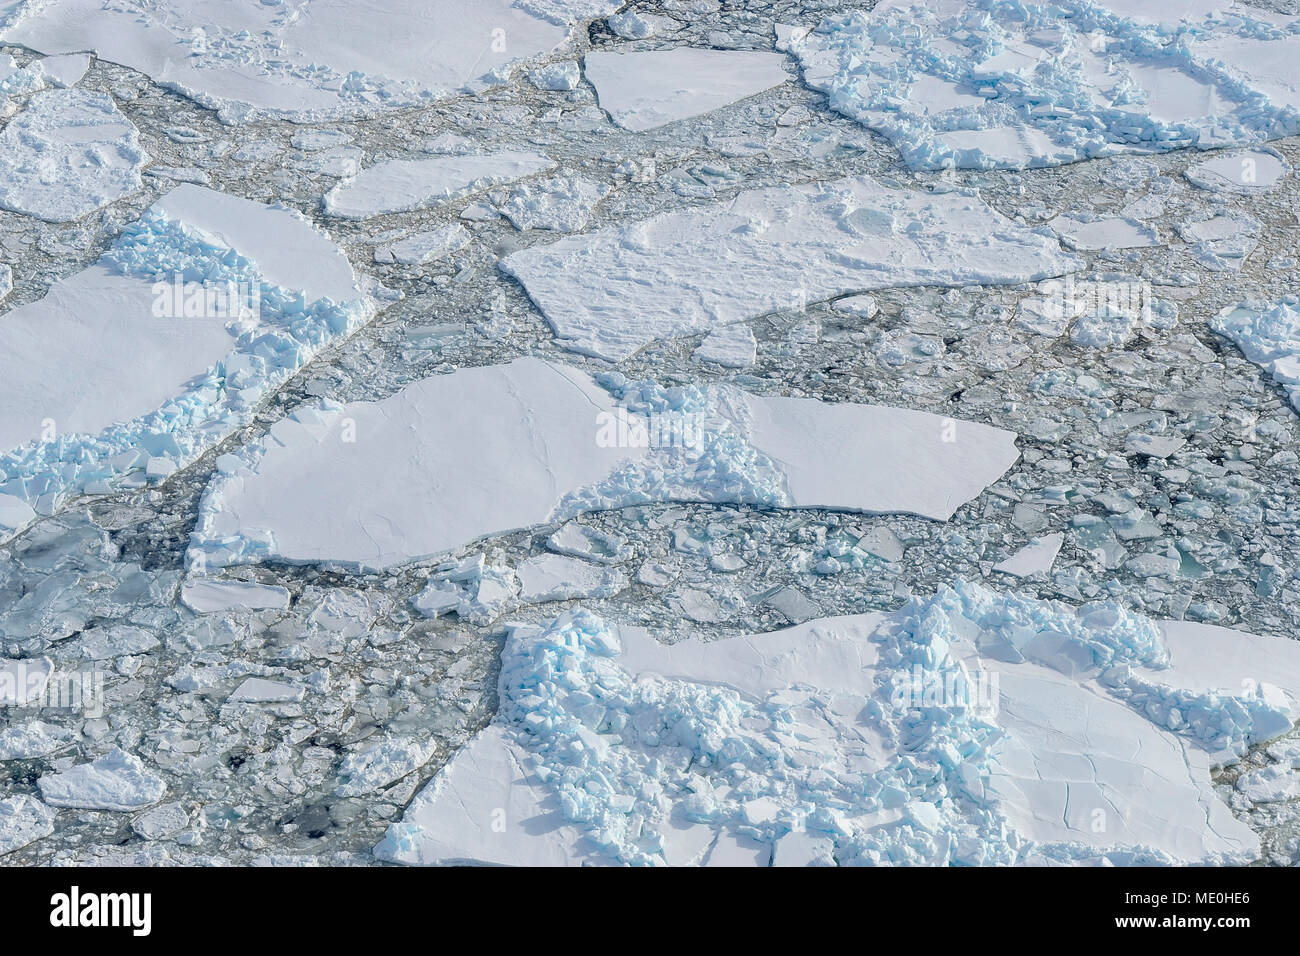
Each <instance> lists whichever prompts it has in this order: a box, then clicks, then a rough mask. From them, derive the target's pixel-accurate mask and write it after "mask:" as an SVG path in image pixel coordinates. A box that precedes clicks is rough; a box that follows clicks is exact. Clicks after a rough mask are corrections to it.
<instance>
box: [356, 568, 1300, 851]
mask: <svg viewBox="0 0 1300 956" xmlns="http://www.w3.org/2000/svg"><path fill="white" fill-rule="evenodd" d="M1265 675H1266V676H1267V680H1268V681H1271V682H1272V683H1263V682H1262V678H1263V677H1264V676H1265ZM1298 692H1300V644H1297V643H1295V642H1290V641H1285V640H1281V639H1276V638H1259V637H1255V636H1253V635H1249V634H1243V633H1241V632H1236V631H1229V630H1226V629H1223V628H1216V627H1211V626H1208V625H1199V624H1189V623H1183V622H1169V623H1163V624H1162V623H1157V622H1155V621H1152V620H1150V619H1147V618H1143V617H1139V616H1136V615H1133V614H1131V613H1129V612H1127V611H1125V610H1123V609H1122V608H1120V607H1119V606H1117V605H1115V604H1111V603H1104V602H1098V603H1094V604H1088V605H1084V606H1082V607H1079V608H1072V607H1067V606H1065V605H1060V604H1055V603H1050V602H1040V601H1036V600H1032V599H1028V598H1021V597H1017V596H1015V595H1012V594H1003V593H998V592H994V591H991V590H988V589H985V588H984V587H982V586H979V585H972V584H968V583H965V582H957V583H956V584H955V585H954V586H953V587H950V588H943V589H941V590H940V591H939V592H938V593H937V594H935V595H934V596H933V597H929V598H913V599H912V600H910V601H909V602H908V603H907V604H906V605H905V606H904V607H903V608H901V609H900V610H899V611H897V612H895V613H893V614H891V615H887V616H886V615H861V616H856V617H843V618H829V619H823V620H819V621H813V622H809V623H806V624H803V625H799V626H796V627H793V628H790V629H787V630H784V631H778V632H775V633H770V634H760V635H751V636H748V637H740V638H729V639H720V640H717V641H713V642H708V643H706V642H702V641H700V640H697V639H689V640H685V641H682V642H680V643H677V644H674V645H671V646H666V645H661V644H659V643H657V642H656V641H655V640H654V639H653V638H651V637H649V636H648V635H647V634H646V633H645V632H644V631H642V630H640V629H638V628H618V627H613V626H608V625H606V624H605V623H604V622H603V621H601V620H600V619H599V618H597V617H595V616H594V615H591V614H590V613H588V612H585V611H582V610H577V611H571V612H568V613H566V614H564V615H563V616H561V617H560V618H558V619H557V620H556V621H555V622H554V623H553V624H552V625H550V626H549V627H544V628H539V627H532V626H527V625H515V626H513V627H512V629H511V630H510V632H509V635H508V637H507V640H506V645H505V648H504V650H503V652H502V669H501V676H500V681H499V695H500V700H501V709H500V713H499V714H498V716H497V717H496V718H495V719H494V720H493V722H492V723H491V724H490V725H489V726H488V728H487V729H485V730H484V731H482V732H481V733H480V734H479V735H478V736H476V737H475V738H473V739H472V740H471V741H470V743H469V744H467V745H466V746H465V747H464V748H463V749H462V750H460V751H459V752H458V753H457V754H456V755H455V756H454V757H453V758H452V760H451V761H450V763H449V764H448V765H447V766H446V767H445V768H444V769H443V770H442V771H441V772H440V773H439V774H438V776H437V777H435V778H434V780H433V781H432V782H431V783H430V784H429V785H428V786H427V787H426V788H425V789H424V790H423V791H421V792H420V793H419V794H418V795H417V796H416V798H415V799H414V800H413V801H412V803H411V804H410V805H409V806H408V808H407V811H406V813H405V816H404V818H403V819H402V820H401V821H400V822H398V823H395V824H393V825H392V826H390V828H389V830H388V833H387V835H386V836H385V838H384V840H383V841H382V842H381V843H380V844H379V845H378V847H376V850H375V852H376V855H377V856H378V857H379V858H380V859H383V860H389V861H394V862H402V863H410V864H437V863H451V862H460V861H471V862H479V863H502V864H534V865H560V864H566V863H576V862H584V863H606V864H608V863H625V864H651V865H654V864H665V863H667V864H705V865H721V864H751V865H753V864H757V865H763V864H766V863H769V862H775V863H778V864H779V863H796V864H807V863H818V862H832V861H834V862H838V863H841V864H859V865H861V864H868V865H869V864H927V865H936V864H1046V863H1057V864H1060V863H1076V864H1096V863H1109V864H1171V863H1216V862H1217V863H1242V862H1246V861H1248V860H1251V859H1253V858H1254V857H1256V856H1257V855H1258V852H1259V843H1258V839H1257V837H1256V836H1255V834H1254V833H1253V832H1252V831H1251V830H1250V829H1249V828H1248V827H1247V826H1246V825H1245V824H1244V823H1242V822H1240V821H1238V820H1236V819H1235V818H1234V817H1233V815H1232V814H1231V812H1230V811H1229V809H1228V807H1227V806H1226V805H1225V804H1224V803H1222V802H1221V801H1220V800H1219V799H1218V797H1217V796H1216V795H1215V792H1214V790H1213V789H1212V787H1211V782H1210V769H1211V766H1212V764H1213V763H1214V762H1221V761H1230V760H1232V759H1234V757H1235V756H1237V755H1239V754H1240V753H1242V751H1243V749H1244V748H1245V747H1246V746H1247V745H1248V744H1250V743H1253V742H1255V741H1260V740H1267V739H1270V738H1271V737H1274V736H1277V735H1279V734H1281V733H1283V732H1285V731H1286V730H1288V729H1289V728H1290V727H1291V722H1292V720H1293V719H1294V718H1295V717H1296V716H1297V715H1300V706H1298V705H1297V693H1298Z"/></svg>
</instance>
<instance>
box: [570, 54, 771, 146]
mask: <svg viewBox="0 0 1300 956" xmlns="http://www.w3.org/2000/svg"><path fill="white" fill-rule="evenodd" d="M785 62H786V59H785V57H784V56H783V55H781V54H779V53H755V52H749V51H736V50H695V49H690V48H687V47H677V48H675V49H671V50H648V51H645V52H641V53H616V52H606V51H598V52H595V53H588V54H587V55H586V56H585V57H584V58H583V61H582V65H583V69H584V71H585V72H586V74H587V79H588V80H590V81H591V83H592V85H593V86H595V87H596V95H597V97H598V98H599V100H600V105H601V108H602V109H604V110H605V112H607V113H609V115H610V118H611V119H613V120H614V122H615V123H617V124H618V125H619V126H622V127H623V128H624V129H629V130H634V131H638V132H639V131H642V130H648V129H654V128H655V127H657V126H664V125H666V124H668V123H674V122H676V121H677V120H683V119H689V118H690V117H692V116H700V115H702V114H704V113H708V112H711V111H713V110H716V109H719V108H721V107H723V106H727V105H729V104H731V103H734V102H736V101H737V100H742V99H744V98H745V97H747V96H753V95H754V94H756V93H762V92H763V91H764V90H770V89H771V88H772V87H774V86H780V85H781V84H782V83H785V82H786V81H787V80H789V79H790V76H789V74H787V73H786V72H785V66H784V64H785Z"/></svg>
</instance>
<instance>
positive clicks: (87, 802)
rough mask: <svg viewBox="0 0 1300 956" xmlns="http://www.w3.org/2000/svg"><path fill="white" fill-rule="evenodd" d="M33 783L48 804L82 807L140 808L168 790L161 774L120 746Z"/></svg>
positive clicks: (160, 797) (109, 808)
mask: <svg viewBox="0 0 1300 956" xmlns="http://www.w3.org/2000/svg"><path fill="white" fill-rule="evenodd" d="M36 785H37V786H38V787H40V789H41V796H42V797H43V798H44V800H45V802H46V803H48V804H49V805H50V806H53V807H73V808H76V809H81V810H119V811H122V812H128V811H131V810H139V809H140V808H141V807H147V806H149V805H150V804H153V803H157V802H158V801H159V800H161V799H162V797H163V794H164V793H166V792H167V785H166V784H165V783H164V782H163V780H162V778H161V777H159V776H158V775H157V774H156V773H154V772H153V771H152V770H150V769H149V768H147V767H146V766H145V765H144V763H143V762H142V761H141V760H140V758H139V757H137V756H135V755H134V754H129V753H126V752H125V751H123V750H120V749H114V750H112V751H110V752H109V753H106V754H104V755H103V756H102V757H96V758H95V759H94V760H93V761H91V762H90V763H83V764H78V765H77V766H75V767H73V768H72V769H70V770H65V771H63V772H62V773H47V774H45V775H44V776H43V777H41V778H40V779H39V780H37V781H36Z"/></svg>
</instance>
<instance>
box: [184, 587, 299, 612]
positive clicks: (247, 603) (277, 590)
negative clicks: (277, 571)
mask: <svg viewBox="0 0 1300 956" xmlns="http://www.w3.org/2000/svg"><path fill="white" fill-rule="evenodd" d="M181 601H183V602H184V603H185V606H186V607H188V608H190V609H191V610H193V611H197V612H198V613H200V614H214V613H216V612H218V611H240V610H242V611H262V610H278V611H283V610H287V609H288V607H289V592H288V591H287V590H286V589H284V588H282V587H279V586H277V585H271V584H252V583H249V582H245V581H218V580H201V579H200V580H193V581H186V582H185V585H184V586H183V587H182V588H181Z"/></svg>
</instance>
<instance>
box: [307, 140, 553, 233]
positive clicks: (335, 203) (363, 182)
mask: <svg viewBox="0 0 1300 956" xmlns="http://www.w3.org/2000/svg"><path fill="white" fill-rule="evenodd" d="M554 165H555V164H554V163H553V162H552V161H551V160H550V159H548V158H547V157H545V156H542V155H541V154H539V153H528V152H515V151H506V152H500V153H484V154H481V155H479V154H470V155H465V156H439V157H436V158H434V159H390V160H388V161H387V162H383V163H378V164H376V165H374V166H370V167H367V168H366V169H363V170H361V172H359V173H357V175H355V176H353V177H351V178H349V179H345V180H344V181H343V182H341V183H339V184H338V185H337V186H335V187H334V188H333V189H331V190H330V191H329V192H327V193H326V194H325V200H324V209H325V212H326V214H327V215H330V216H336V217H338V218H340V219H369V218H370V217H371V216H379V215H383V214H384V213H391V212H409V211H411V210H413V209H423V208H427V207H429V206H436V205H438V204H439V203H443V202H447V201H448V200H451V199H458V198H460V197H461V196H468V195H469V194H470V193H474V192H478V191H479V190H482V189H487V188H488V187H489V186H495V185H497V184H499V183H505V182H509V181H510V180H512V179H519V178H521V177H523V176H531V175H532V174H533V173H540V172H542V171H543V170H547V169H550V168H551V167H552V166H554Z"/></svg>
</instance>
